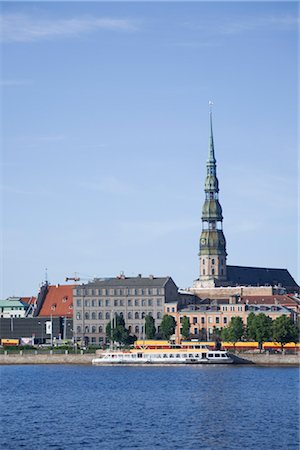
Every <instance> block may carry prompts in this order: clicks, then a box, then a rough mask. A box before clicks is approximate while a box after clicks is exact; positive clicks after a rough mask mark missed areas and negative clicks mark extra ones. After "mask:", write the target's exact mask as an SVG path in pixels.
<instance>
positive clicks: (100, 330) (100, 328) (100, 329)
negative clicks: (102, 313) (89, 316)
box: [99, 325, 103, 333]
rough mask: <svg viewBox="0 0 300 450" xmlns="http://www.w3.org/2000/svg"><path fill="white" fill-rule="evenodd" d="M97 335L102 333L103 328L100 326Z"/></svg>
mask: <svg viewBox="0 0 300 450" xmlns="http://www.w3.org/2000/svg"><path fill="white" fill-rule="evenodd" d="M99 333H103V327H102V326H101V325H100V327H99Z"/></svg>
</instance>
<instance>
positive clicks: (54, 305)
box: [51, 303, 56, 311]
mask: <svg viewBox="0 0 300 450" xmlns="http://www.w3.org/2000/svg"><path fill="white" fill-rule="evenodd" d="M55 308H56V303H53V304H52V305H51V309H52V311H55Z"/></svg>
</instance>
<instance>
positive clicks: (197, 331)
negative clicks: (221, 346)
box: [180, 328, 214, 337]
mask: <svg viewBox="0 0 300 450" xmlns="http://www.w3.org/2000/svg"><path fill="white" fill-rule="evenodd" d="M201 332H202V333H205V334H206V337H208V336H207V334H209V335H212V334H213V332H214V330H213V329H212V328H208V330H207V331H206V330H205V329H203V330H201ZM180 333H182V328H180ZM191 333H192V334H199V330H198V328H194V331H192V330H191Z"/></svg>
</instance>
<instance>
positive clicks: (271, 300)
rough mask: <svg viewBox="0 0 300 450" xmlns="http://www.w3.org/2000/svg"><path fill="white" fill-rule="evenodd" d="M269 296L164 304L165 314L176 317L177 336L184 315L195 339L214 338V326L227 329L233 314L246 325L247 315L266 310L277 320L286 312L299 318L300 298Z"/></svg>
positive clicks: (289, 315) (292, 316) (266, 312)
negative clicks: (181, 304) (185, 303)
mask: <svg viewBox="0 0 300 450" xmlns="http://www.w3.org/2000/svg"><path fill="white" fill-rule="evenodd" d="M280 297H281V296H277V297H272V296H271V297H268V298H266V299H264V298H261V297H259V296H257V297H254V298H251V297H248V298H245V299H240V298H237V297H236V296H233V297H231V298H229V299H221V300H220V299H219V300H214V301H211V300H208V299H207V300H204V301H203V302H202V303H200V304H199V303H198V304H195V305H192V304H190V305H188V306H185V307H182V308H180V307H178V303H177V302H173V303H170V304H166V305H165V313H166V314H169V315H171V316H173V317H174V318H175V320H176V324H177V325H176V326H177V335H178V336H179V335H180V334H181V327H182V325H181V324H182V321H183V318H184V316H186V317H188V319H189V322H190V335H191V337H193V338H198V339H202V340H206V339H207V340H209V339H211V338H212V335H213V333H214V329H215V328H219V329H221V328H224V327H226V326H228V325H229V323H230V321H231V319H232V318H233V317H241V318H242V320H243V322H244V324H245V325H247V318H248V315H249V314H250V313H251V312H253V313H254V314H259V313H263V314H266V315H267V316H269V317H271V319H272V320H275V319H276V318H277V317H279V316H282V315H286V316H288V317H290V318H291V319H292V320H293V321H296V319H297V315H298V314H297V308H298V307H299V304H298V303H297V301H293V300H292V299H290V300H289V298H288V296H282V297H284V298H283V299H282V303H281V301H280V300H281V299H280Z"/></svg>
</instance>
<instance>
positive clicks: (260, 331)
mask: <svg viewBox="0 0 300 450" xmlns="http://www.w3.org/2000/svg"><path fill="white" fill-rule="evenodd" d="M144 327H145V328H144V336H145V339H166V340H168V339H170V337H171V336H172V335H173V334H174V333H175V328H176V321H175V319H174V317H173V316H170V315H168V314H165V315H164V316H163V319H162V321H161V324H160V328H159V332H158V331H157V329H156V326H155V320H154V318H153V317H152V316H151V315H150V314H149V315H147V316H145V322H144ZM181 335H182V337H183V338H184V339H189V338H190V321H189V318H188V317H187V316H184V317H183V318H182V323H181ZM106 337H107V339H108V340H110V341H113V342H119V343H120V344H125V345H131V344H133V343H134V341H135V340H136V339H137V337H136V336H132V335H131V334H130V332H129V330H128V329H127V328H126V327H125V320H124V318H123V316H122V315H118V314H116V315H115V317H114V318H113V319H112V321H111V322H108V324H107V326H106ZM212 338H213V340H215V341H220V339H222V340H223V341H227V342H233V343H234V344H235V343H236V342H238V341H242V340H246V341H247V340H248V341H255V342H258V344H259V347H260V348H262V345H263V343H264V342H267V341H275V342H279V343H280V344H281V346H282V347H283V346H284V345H285V344H287V343H288V342H298V339H299V327H298V326H297V325H296V324H294V323H293V321H292V320H291V318H290V317H288V316H284V315H282V316H279V317H278V318H277V319H275V320H272V319H271V317H269V316H266V315H265V314H263V313H260V314H254V313H253V312H251V313H250V314H249V316H248V318H247V325H244V323H243V321H242V318H241V317H238V316H237V317H232V319H231V321H230V323H229V325H228V326H227V327H225V328H214V330H213V334H212Z"/></svg>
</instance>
